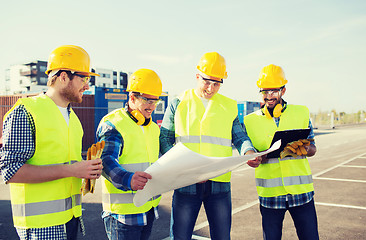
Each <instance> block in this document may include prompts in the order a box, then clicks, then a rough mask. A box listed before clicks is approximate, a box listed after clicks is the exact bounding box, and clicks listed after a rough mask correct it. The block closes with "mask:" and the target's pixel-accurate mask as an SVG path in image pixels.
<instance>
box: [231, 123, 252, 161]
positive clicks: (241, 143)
mask: <svg viewBox="0 0 366 240" xmlns="http://www.w3.org/2000/svg"><path fill="white" fill-rule="evenodd" d="M231 135H232V142H233V144H234V146H235V147H236V149H238V151H239V154H241V155H244V154H245V153H246V152H248V151H249V150H252V151H254V152H256V150H255V148H254V147H253V144H252V141H250V138H249V137H248V135H247V132H246V130H245V127H244V128H243V127H242V125H241V124H240V121H239V118H238V116H236V118H235V119H234V121H233V127H232V131H231Z"/></svg>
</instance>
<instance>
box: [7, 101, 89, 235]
mask: <svg viewBox="0 0 366 240" xmlns="http://www.w3.org/2000/svg"><path fill="white" fill-rule="evenodd" d="M68 109H69V111H70V108H68ZM35 131H36V129H35V124H34V120H33V117H32V115H31V114H30V113H29V112H28V111H27V110H26V109H25V107H24V106H23V105H19V106H17V107H15V108H14V110H13V111H12V112H11V113H9V115H8V116H7V118H6V119H5V121H4V125H3V147H2V148H1V150H0V170H1V176H2V178H3V181H4V183H7V182H8V181H9V180H10V179H11V178H12V177H13V176H14V174H15V173H16V172H17V171H18V170H19V169H20V168H21V167H22V166H23V165H24V164H25V163H26V162H27V160H28V159H30V158H31V157H32V156H33V155H34V152H35V149H36V145H35V136H36V135H35V133H36V132H35ZM79 221H80V227H81V230H82V232H83V234H84V224H83V221H82V218H81V217H80V218H79ZM16 230H17V233H18V235H19V237H20V238H21V239H29V237H30V236H32V237H34V238H36V239H39V240H47V239H60V240H63V239H66V228H65V224H62V225H56V226H51V227H45V228H29V229H23V228H17V229H16ZM32 239H33V238H32Z"/></svg>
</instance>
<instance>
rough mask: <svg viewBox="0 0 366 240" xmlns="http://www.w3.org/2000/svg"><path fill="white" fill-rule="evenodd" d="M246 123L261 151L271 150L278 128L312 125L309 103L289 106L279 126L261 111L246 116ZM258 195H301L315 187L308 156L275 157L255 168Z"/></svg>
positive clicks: (298, 127) (287, 128)
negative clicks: (307, 104)
mask: <svg viewBox="0 0 366 240" xmlns="http://www.w3.org/2000/svg"><path fill="white" fill-rule="evenodd" d="M244 124H245V127H246V130H247V133H248V136H249V138H250V139H251V141H252V144H253V146H254V147H255V148H256V149H257V150H258V151H264V150H267V149H268V148H269V147H270V144H271V141H272V138H273V136H274V134H275V132H276V131H280V130H290V129H305V128H308V126H309V109H308V108H307V107H305V106H299V105H287V108H286V110H285V111H284V112H283V113H282V115H281V120H280V123H279V126H278V127H277V126H276V123H275V122H274V120H273V119H269V118H267V117H266V116H265V115H263V114H262V112H261V110H258V111H256V112H254V113H251V114H249V115H247V116H245V117H244ZM255 178H256V185H257V191H258V195H259V196H261V197H275V196H281V195H286V194H301V193H306V192H311V191H313V190H314V187H313V180H312V176H311V170H310V166H309V162H308V160H307V158H306V157H303V156H301V157H298V158H292V157H286V158H283V159H280V158H278V159H277V158H271V159H268V161H267V162H266V163H262V164H261V165H260V166H259V167H258V168H256V169H255Z"/></svg>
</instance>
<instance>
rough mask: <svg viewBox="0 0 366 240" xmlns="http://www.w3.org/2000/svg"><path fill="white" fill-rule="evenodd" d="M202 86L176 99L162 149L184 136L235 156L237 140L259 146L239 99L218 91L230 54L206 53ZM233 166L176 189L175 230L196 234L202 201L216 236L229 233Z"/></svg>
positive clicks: (248, 148) (194, 144)
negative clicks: (252, 138) (247, 130)
mask: <svg viewBox="0 0 366 240" xmlns="http://www.w3.org/2000/svg"><path fill="white" fill-rule="evenodd" d="M197 69H198V72H197V74H196V76H195V77H196V80H197V87H196V88H195V89H189V90H186V91H185V92H183V93H182V94H181V95H180V96H179V97H177V98H175V99H173V100H172V101H171V103H170V105H169V106H168V108H167V111H166V113H165V115H164V119H163V122H162V126H161V129H160V131H161V134H160V149H161V153H162V154H165V153H166V152H167V151H168V150H169V149H171V148H172V147H173V145H174V144H176V143H178V142H181V143H183V144H184V145H185V146H186V147H188V148H189V149H191V150H192V151H194V152H197V153H200V154H203V155H205V156H209V157H229V156H232V151H233V150H232V144H234V145H235V147H236V149H238V151H239V152H240V153H241V154H250V153H254V150H255V149H254V148H253V146H252V144H251V142H250V139H249V138H248V136H247V134H246V133H245V132H244V130H243V128H242V126H241V124H240V122H239V118H238V108H237V102H236V101H234V100H232V99H230V98H228V97H226V96H223V95H221V94H219V93H218V91H219V89H220V88H221V85H222V84H223V79H225V78H227V72H226V62H225V59H224V58H223V57H222V56H221V55H220V54H219V53H217V52H209V53H205V54H204V55H203V56H202V57H201V60H200V61H199V63H198V66H197ZM230 180H231V172H229V173H226V174H223V175H221V176H218V177H216V178H213V179H209V180H207V181H205V182H200V183H196V184H193V185H190V186H186V187H183V188H180V189H176V190H175V191H174V195H173V202H172V218H171V219H172V221H171V236H172V237H173V239H191V237H192V233H193V228H194V225H195V222H196V219H197V216H198V213H199V210H200V208H201V205H202V203H203V205H204V207H205V211H206V215H207V219H208V221H209V224H210V235H211V238H212V239H230V230H231V209H232V206H231V187H230Z"/></svg>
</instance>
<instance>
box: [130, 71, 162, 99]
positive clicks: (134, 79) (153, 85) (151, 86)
mask: <svg viewBox="0 0 366 240" xmlns="http://www.w3.org/2000/svg"><path fill="white" fill-rule="evenodd" d="M127 91H128V92H130V91H131V92H139V93H145V94H149V95H153V96H161V95H162V92H163V87H162V84H161V80H160V77H159V76H158V74H156V72H154V71H153V70H150V69H145V68H142V69H139V70H137V71H136V72H134V73H133V74H132V75H131V77H130V79H129V81H128V85H127Z"/></svg>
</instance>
